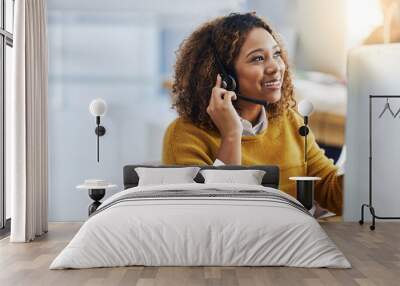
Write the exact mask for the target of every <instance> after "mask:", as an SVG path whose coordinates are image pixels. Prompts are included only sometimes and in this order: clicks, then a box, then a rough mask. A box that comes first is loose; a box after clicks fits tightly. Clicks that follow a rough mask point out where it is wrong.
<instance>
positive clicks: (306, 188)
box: [289, 100, 321, 210]
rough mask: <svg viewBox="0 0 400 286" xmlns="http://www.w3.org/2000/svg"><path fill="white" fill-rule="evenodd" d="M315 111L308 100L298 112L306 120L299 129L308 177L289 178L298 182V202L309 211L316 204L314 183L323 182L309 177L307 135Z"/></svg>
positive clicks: (303, 102)
mask: <svg viewBox="0 0 400 286" xmlns="http://www.w3.org/2000/svg"><path fill="white" fill-rule="evenodd" d="M313 110H314V106H313V105H312V103H311V102H310V101H308V100H302V101H301V102H300V103H299V105H298V111H299V113H300V115H302V116H303V118H304V125H303V126H301V127H300V128H299V134H300V135H301V136H303V137H304V165H305V168H306V176H304V177H290V178H289V179H290V180H294V181H296V193H297V200H298V201H299V202H301V203H302V204H303V205H304V207H305V208H306V209H308V210H310V209H311V208H312V206H313V203H314V182H315V181H318V180H321V178H320V177H308V176H307V171H308V168H307V135H308V133H309V132H310V130H309V129H308V117H309V116H310V115H311V113H312V112H313Z"/></svg>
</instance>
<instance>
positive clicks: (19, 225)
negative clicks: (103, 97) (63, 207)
mask: <svg viewBox="0 0 400 286" xmlns="http://www.w3.org/2000/svg"><path fill="white" fill-rule="evenodd" d="M14 9H15V10H14V11H15V16H14V17H15V18H14V47H13V52H14V64H15V65H14V72H13V92H12V94H11V98H10V99H9V100H10V106H11V108H10V112H7V113H6V116H7V117H8V118H6V122H8V123H7V127H8V129H7V130H8V132H7V133H6V136H10V138H9V140H7V141H8V142H10V145H9V146H6V148H7V147H8V149H7V150H9V156H8V158H9V160H8V161H7V163H6V164H9V165H7V166H9V168H10V169H9V172H8V174H9V178H6V180H7V179H9V180H10V188H11V236H10V241H12V242H28V241H31V240H33V239H34V238H35V237H36V236H40V235H42V234H43V233H45V232H47V191H48V169H47V73H48V67H47V63H48V54H47V28H46V27H47V17H46V1H45V0H17V1H15V8H14Z"/></svg>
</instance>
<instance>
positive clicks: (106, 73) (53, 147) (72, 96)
mask: <svg viewBox="0 0 400 286" xmlns="http://www.w3.org/2000/svg"><path fill="white" fill-rule="evenodd" d="M48 32H49V51H50V55H49V57H50V58H49V60H50V64H49V178H50V182H49V188H50V189H49V219H50V220H52V221H64V220H67V221H73V220H83V219H85V218H86V217H87V206H88V205H89V203H90V199H89V198H88V195H87V192H85V191H78V190H76V189H75V186H76V185H78V184H79V183H81V182H82V181H83V180H84V179H88V178H101V179H106V180H109V181H111V182H113V183H116V184H118V185H119V187H120V188H121V187H122V168H123V166H124V165H125V164H133V163H139V162H144V161H160V160H161V143H162V137H163V133H164V129H165V128H166V126H167V124H168V123H169V122H170V121H171V120H173V118H174V117H175V113H174V112H173V111H172V110H170V102H169V98H168V97H167V96H166V95H163V94H162V93H161V92H160V86H161V84H160V81H159V66H158V62H159V60H160V59H159V58H160V51H159V47H160V43H159V35H158V33H159V31H158V30H157V28H156V26H155V24H154V19H152V18H151V17H147V16H140V15H135V14H129V13H123V14H112V13H111V14H107V13H87V12H84V13H81V12H68V13H62V12H56V11H51V12H50V13H49V31H48ZM97 97H101V98H103V99H105V100H106V102H107V104H108V112H107V114H106V115H105V117H104V118H103V119H102V125H103V126H104V127H105V128H106V130H107V131H106V134H105V136H103V137H102V138H101V139H100V163H97V161H96V136H95V133H94V129H95V119H94V117H93V116H92V115H91V114H90V113H89V110H88V106H89V103H90V101H91V100H92V99H94V98H97ZM110 194H111V192H110Z"/></svg>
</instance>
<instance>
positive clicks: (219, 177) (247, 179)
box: [200, 169, 265, 185]
mask: <svg viewBox="0 0 400 286" xmlns="http://www.w3.org/2000/svg"><path fill="white" fill-rule="evenodd" d="M200 174H201V175H202V176H203V177H204V183H206V184H208V183H236V184H247V185H261V182H262V179H263V177H264V175H265V171H262V170H221V169H207V170H201V171H200Z"/></svg>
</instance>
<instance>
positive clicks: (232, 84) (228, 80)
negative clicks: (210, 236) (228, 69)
mask: <svg viewBox="0 0 400 286" xmlns="http://www.w3.org/2000/svg"><path fill="white" fill-rule="evenodd" d="M221 85H222V88H224V89H226V90H229V91H235V92H236V87H237V85H236V80H235V78H234V77H233V76H231V75H230V74H225V75H224V73H223V75H222V82H221Z"/></svg>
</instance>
